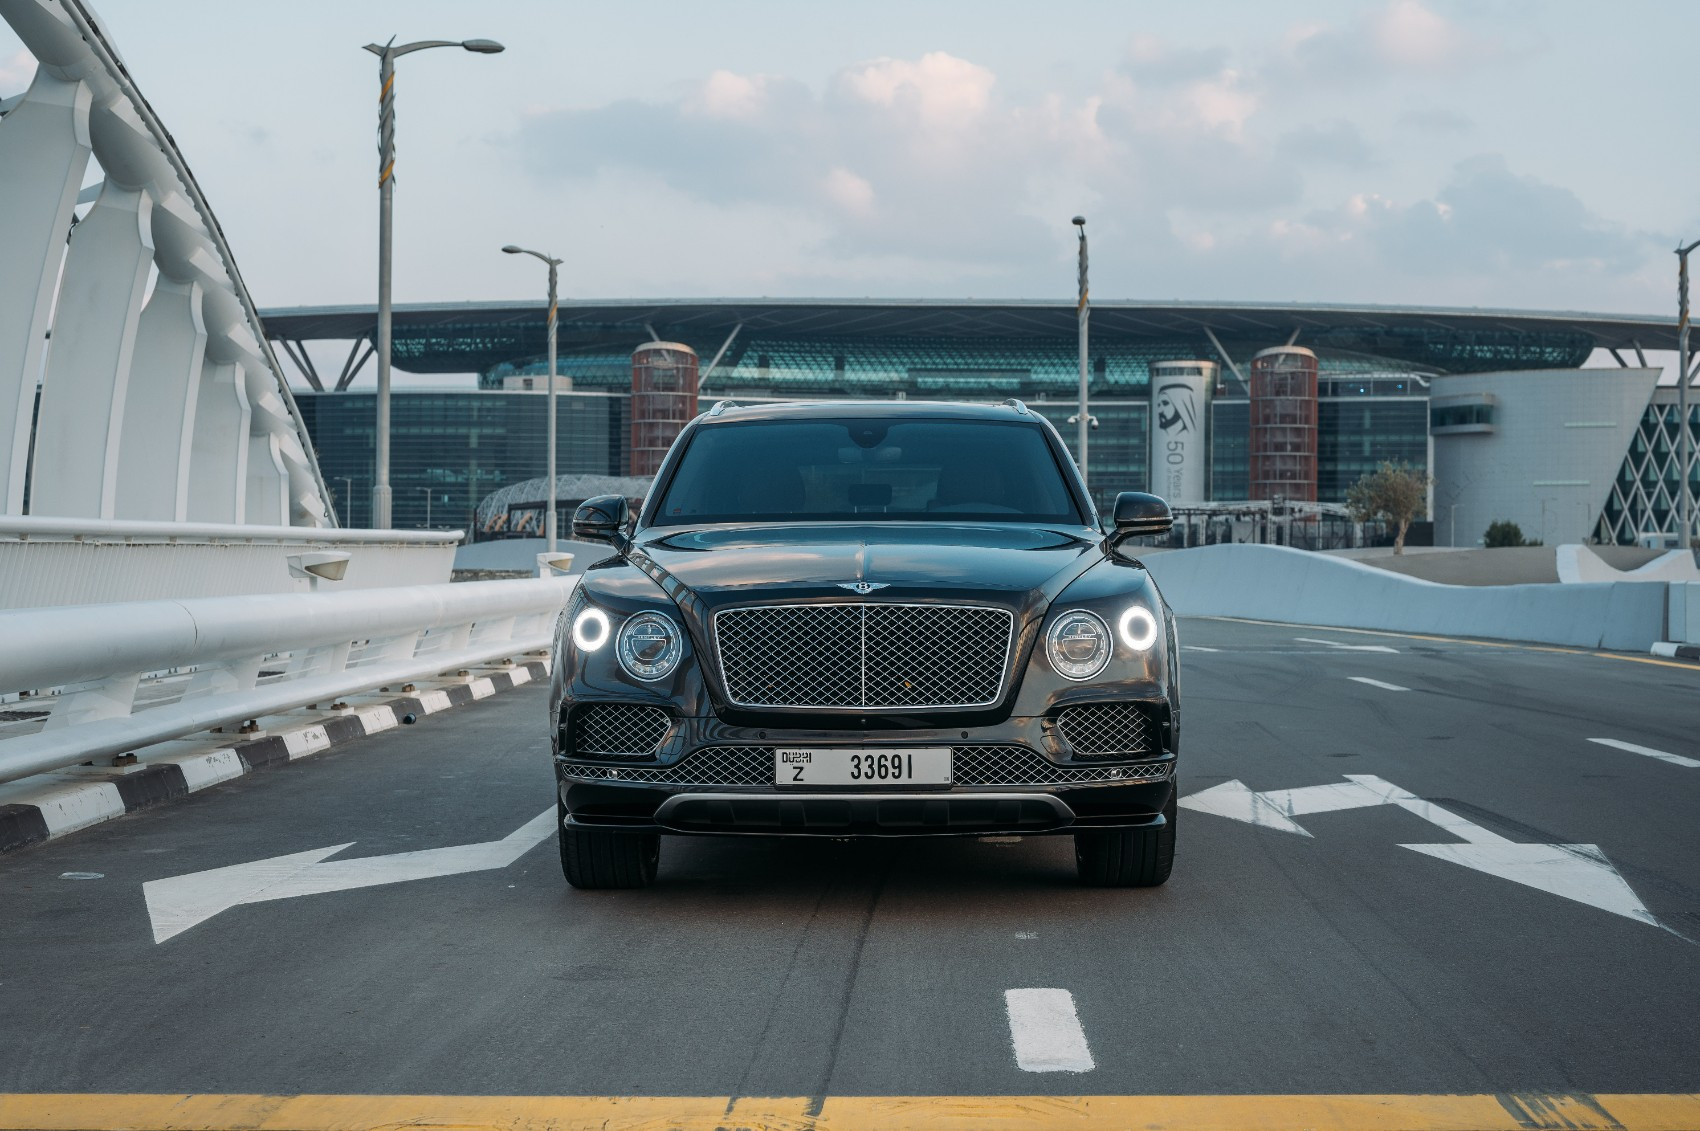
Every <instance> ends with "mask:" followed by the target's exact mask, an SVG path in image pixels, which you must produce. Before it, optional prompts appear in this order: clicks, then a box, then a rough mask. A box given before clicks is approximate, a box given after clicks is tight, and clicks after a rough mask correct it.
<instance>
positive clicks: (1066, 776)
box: [951, 746, 1171, 785]
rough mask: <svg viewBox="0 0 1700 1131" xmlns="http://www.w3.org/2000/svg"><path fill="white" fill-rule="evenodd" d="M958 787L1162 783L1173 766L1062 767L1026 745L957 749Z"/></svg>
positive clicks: (956, 773) (1164, 764) (1160, 764)
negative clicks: (1104, 782)
mask: <svg viewBox="0 0 1700 1131" xmlns="http://www.w3.org/2000/svg"><path fill="white" fill-rule="evenodd" d="M952 753H953V754H954V757H953V758H952V759H951V761H952V764H953V765H954V767H955V769H954V772H953V773H952V775H951V777H952V781H953V784H955V785H1077V784H1080V783H1082V782H1098V781H1162V780H1163V779H1164V778H1166V777H1168V776H1169V769H1170V766H1171V763H1168V762H1160V763H1158V764H1156V765H1151V766H1114V767H1112V766H1059V765H1057V764H1056V763H1055V762H1052V761H1051V760H1050V759H1049V758H1046V757H1045V756H1044V755H1042V754H1040V753H1038V752H1037V751H1034V750H1029V749H1028V748H1027V747H1025V746H958V747H956V748H955V750H954V751H953V752H952Z"/></svg>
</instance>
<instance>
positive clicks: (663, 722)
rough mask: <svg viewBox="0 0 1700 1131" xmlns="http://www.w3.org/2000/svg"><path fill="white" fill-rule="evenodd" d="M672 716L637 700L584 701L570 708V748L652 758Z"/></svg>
mask: <svg viewBox="0 0 1700 1131" xmlns="http://www.w3.org/2000/svg"><path fill="white" fill-rule="evenodd" d="M672 727H673V720H672V717H671V716H669V715H668V714H667V712H666V711H664V710H662V709H661V708H660V707H645V706H642V705H640V704H637V703H585V704H583V705H581V706H579V707H578V708H577V709H576V710H575V711H574V712H573V741H572V749H573V751H574V752H575V753H578V754H587V755H591V756H593V757H598V758H653V757H654V756H655V752H656V751H657V750H659V749H661V743H662V742H663V741H664V740H665V739H666V737H667V732H668V731H669V730H671V729H672Z"/></svg>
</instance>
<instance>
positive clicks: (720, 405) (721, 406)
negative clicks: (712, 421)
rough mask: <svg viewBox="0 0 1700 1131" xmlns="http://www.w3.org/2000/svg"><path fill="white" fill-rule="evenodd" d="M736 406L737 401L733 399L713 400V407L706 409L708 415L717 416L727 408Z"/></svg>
mask: <svg viewBox="0 0 1700 1131" xmlns="http://www.w3.org/2000/svg"><path fill="white" fill-rule="evenodd" d="M737 407H738V405H737V402H735V401H715V402H714V407H713V408H711V409H709V410H708V415H710V416H719V415H720V414H721V413H723V412H725V411H726V410H727V409H729V408H737Z"/></svg>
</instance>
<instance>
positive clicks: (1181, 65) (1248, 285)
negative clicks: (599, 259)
mask: <svg viewBox="0 0 1700 1131" xmlns="http://www.w3.org/2000/svg"><path fill="white" fill-rule="evenodd" d="M1429 15H1432V13H1430V12H1429V11H1428V9H1426V8H1422V7H1420V5H1418V4H1416V3H1415V0H1399V2H1396V3H1393V4H1389V5H1387V6H1385V7H1384V8H1381V9H1379V10H1378V12H1377V13H1376V14H1375V16H1374V18H1373V19H1372V18H1369V17H1363V18H1360V19H1359V20H1358V21H1357V22H1356V23H1355V24H1353V25H1351V26H1350V27H1349V28H1347V29H1345V30H1344V31H1342V30H1340V29H1327V28H1323V29H1319V30H1315V31H1313V32H1309V33H1307V34H1306V35H1303V36H1298V37H1296V38H1295V39H1294V40H1293V41H1292V42H1291V43H1289V44H1287V45H1282V44H1275V45H1273V46H1271V47H1270V48H1268V53H1266V54H1263V55H1258V56H1253V57H1249V58H1247V59H1243V60H1237V59H1230V58H1229V57H1228V55H1227V53H1226V52H1218V51H1211V50H1192V49H1186V48H1175V47H1171V46H1168V45H1165V44H1163V43H1161V42H1158V41H1156V40H1150V39H1140V40H1135V41H1133V43H1132V44H1131V45H1130V46H1129V47H1128V48H1127V51H1126V53H1125V55H1124V57H1123V59H1122V61H1121V62H1120V63H1119V64H1118V65H1117V67H1116V68H1115V69H1114V70H1113V71H1111V72H1109V73H1106V74H1104V75H1102V76H1099V78H1098V81H1096V82H1095V83H1094V84H1093V86H1092V88H1091V89H1090V90H1089V91H1088V92H1085V93H1082V92H1079V91H1076V92H1075V93H1073V94H1063V93H1060V92H1058V91H1055V90H1051V91H1038V92H1032V93H1026V92H1023V93H1022V94H1019V95H1015V94H1003V93H1000V87H999V84H998V76H997V75H995V74H994V73H993V72H992V71H991V69H990V68H987V67H985V66H982V65H980V64H978V63H975V62H973V61H971V60H967V59H962V58H958V57H956V56H953V55H950V54H947V53H944V52H938V51H934V52H929V53H925V54H922V55H920V56H919V57H917V58H914V59H892V58H883V59H877V60H873V61H871V62H862V63H857V64H853V65H851V66H848V67H845V68H843V69H842V70H840V71H839V72H837V73H836V74H834V75H832V76H830V77H829V78H828V79H827V81H826V82H825V83H824V84H823V89H824V92H823V93H817V92H815V91H813V90H811V89H810V88H808V87H807V86H805V85H803V84H802V83H800V82H797V81H795V80H794V79H789V78H785V77H780V76H763V77H756V76H740V75H735V74H732V73H730V72H715V73H713V74H710V75H709V76H708V77H707V78H706V79H704V80H702V81H701V82H699V83H697V84H694V85H693V86H692V87H691V88H690V92H689V93H687V94H685V95H682V96H679V97H676V98H674V99H672V100H671V101H659V102H638V101H623V102H614V103H610V104H607V105H604V106H600V107H591V108H583V109H575V110H560V111H552V112H549V113H546V114H540V115H534V116H532V117H531V118H530V119H529V120H528V121H527V123H526V125H525V126H524V128H523V129H522V131H521V133H520V135H519V136H518V137H517V138H515V139H513V141H512V142H511V143H510V144H511V146H512V149H513V151H514V152H517V153H520V154H523V155H524V157H525V159H526V160H528V161H530V162H532V170H533V172H534V173H535V174H536V175H537V176H538V178H539V181H540V183H548V184H554V183H559V181H560V180H561V179H562V178H565V179H567V180H569V181H573V182H577V183H583V182H584V181H585V179H586V178H592V177H594V178H598V179H602V180H605V181H606V180H609V179H614V180H620V181H637V182H646V183H653V184H656V185H658V186H663V187H665V189H666V191H667V192H668V193H669V194H671V195H672V196H673V197H675V198H677V199H680V200H689V201H692V202H694V204H693V208H692V213H693V214H695V215H701V216H706V215H711V214H712V215H725V216H729V217H730V216H736V217H739V221H738V222H739V223H740V224H741V223H743V222H744V220H745V219H747V218H748V217H752V216H755V215H759V214H761V212H762V211H763V210H772V211H773V212H774V214H775V215H784V216H786V217H788V218H789V219H788V221H787V222H788V224H789V225H790V227H791V230H792V231H794V232H796V233H799V234H800V238H802V239H804V240H805V243H804V244H803V245H801V246H797V247H793V248H790V249H788V253H787V254H786V255H784V256H782V257H781V258H780V259H779V260H778V261H776V262H770V263H767V264H764V265H762V266H761V267H760V268H759V269H758V268H757V266H756V265H755V264H753V263H752V262H751V257H750V256H748V255H743V254H738V255H735V256H732V257H731V258H730V259H727V260H720V261H717V262H716V267H717V269H719V270H721V271H723V272H725V273H727V274H723V275H721V276H720V278H721V280H722V284H721V285H722V289H724V290H728V291H734V292H735V291H742V292H745V293H749V292H750V291H752V290H755V289H759V290H760V291H761V293H785V292H787V291H789V292H790V293H804V292H806V291H814V292H816V293H822V294H842V293H851V292H852V291H854V293H869V292H870V291H872V292H875V293H877V292H878V291H880V290H885V291H887V292H888V293H906V294H915V293H924V292H926V293H946V294H982V295H984V294H996V293H1006V294H1007V293H1020V294H1032V293H1034V290H1035V288H1034V287H1033V286H1032V284H1031V280H1032V279H1034V278H1048V277H1049V275H1050V273H1051V272H1062V273H1063V274H1066V266H1067V265H1066V262H1065V260H1066V259H1067V257H1068V255H1070V254H1072V244H1071V242H1070V240H1069V238H1068V237H1069V236H1070V234H1071V232H1070V229H1069V228H1068V226H1067V219H1068V217H1069V216H1071V215H1073V214H1075V213H1077V212H1080V213H1084V214H1086V215H1087V216H1088V217H1089V219H1090V221H1091V223H1092V231H1093V234H1094V240H1095V242H1094V248H1095V250H1097V249H1102V250H1100V251H1099V254H1098V259H1099V262H1100V263H1102V264H1104V267H1103V268H1101V270H1102V271H1103V273H1104V275H1105V276H1107V277H1108V279H1107V281H1106V282H1105V283H1104V284H1101V288H1102V287H1104V286H1108V287H1112V288H1114V289H1112V290H1110V291H1109V292H1108V293H1117V291H1119V292H1120V293H1133V294H1140V293H1143V294H1160V295H1164V296H1171V295H1172V296H1177V297H1178V296H1180V295H1183V294H1188V293H1191V294H1201V295H1228V294H1232V295H1236V296H1244V297H1260V298H1272V299H1304V298H1322V297H1334V298H1337V297H1340V296H1342V295H1349V296H1357V297H1362V296H1366V295H1368V296H1373V297H1374V298H1375V299H1377V300H1378V301H1438V302H1450V301H1469V300H1472V288H1480V289H1481V290H1482V295H1481V300H1482V301H1489V302H1501V303H1503V302H1505V301H1506V299H1505V298H1504V295H1505V294H1507V293H1518V294H1527V296H1528V297H1527V298H1526V299H1525V298H1519V300H1518V302H1516V303H1514V305H1531V304H1534V303H1536V302H1538V301H1539V300H1538V299H1537V298H1536V297H1535V296H1537V295H1539V294H1542V293H1545V292H1547V291H1553V290H1555V288H1559V287H1562V286H1563V285H1565V283H1564V280H1566V279H1568V280H1570V281H1571V283H1572V284H1574V283H1576V282H1581V283H1582V284H1583V285H1585V286H1589V287H1592V288H1594V289H1595V290H1603V289H1607V288H1609V287H1610V286H1617V285H1621V286H1623V287H1625V288H1627V287H1628V286H1629V280H1630V279H1631V277H1632V276H1633V275H1634V274H1635V272H1636V271H1637V270H1638V269H1639V264H1641V262H1642V261H1643V260H1644V258H1645V256H1646V255H1647V254H1649V253H1648V252H1647V250H1646V246H1645V244H1646V241H1645V239H1644V238H1643V237H1642V236H1641V235H1640V234H1639V233H1636V232H1633V231H1631V230H1628V229H1626V228H1624V227H1622V226H1621V225H1614V224H1611V223H1608V222H1606V221H1605V220H1602V219H1601V218H1600V217H1599V216H1597V215H1595V214H1594V213H1593V212H1591V211H1590V210H1589V209H1588V208H1587V207H1586V206H1585V205H1584V204H1583V202H1582V201H1581V200H1580V199H1579V198H1578V197H1576V196H1575V195H1574V194H1573V193H1571V192H1569V191H1568V190H1567V189H1565V188H1564V187H1563V186H1561V185H1557V184H1552V183H1548V182H1545V181H1542V180H1539V179H1536V178H1533V177H1530V176H1527V175H1525V174H1521V173H1517V172H1514V171H1513V170H1512V169H1511V168H1510V167H1509V166H1508V165H1507V164H1506V162H1505V161H1504V160H1503V159H1500V158H1498V157H1493V156H1488V157H1479V158H1474V159H1471V160H1468V161H1464V162H1461V163H1458V164H1457V165H1456V167H1455V168H1454V169H1453V171H1452V173H1451V175H1450V177H1449V178H1448V177H1446V176H1444V175H1443V176H1442V177H1441V178H1440V179H1439V183H1438V184H1429V185H1421V184H1416V185H1413V184H1411V183H1409V180H1408V179H1399V177H1398V172H1397V171H1396V172H1395V173H1392V174H1389V173H1386V172H1384V169H1385V165H1386V162H1387V161H1389V160H1391V159H1393V158H1394V157H1396V155H1397V151H1396V150H1394V149H1387V150H1385V151H1384V150H1383V149H1382V148H1381V147H1378V146H1376V145H1374V144H1372V142H1371V140H1370V138H1369V137H1367V136H1366V135H1365V132H1364V130H1363V128H1362V127H1361V125H1360V123H1359V121H1356V120H1354V118H1353V117H1350V116H1347V115H1351V114H1353V113H1354V108H1353V107H1351V106H1350V105H1349V104H1348V105H1342V104H1340V103H1339V102H1338V100H1337V99H1334V98H1333V97H1332V96H1329V97H1328V111H1327V112H1326V114H1325V115H1324V116H1321V117H1318V116H1317V115H1316V112H1315V111H1314V110H1313V109H1309V108H1308V107H1307V106H1306V104H1305V103H1304V102H1303V99H1302V98H1301V97H1298V96H1294V95H1292V94H1291V92H1290V91H1289V90H1288V89H1287V88H1286V87H1285V86H1283V82H1284V81H1285V80H1287V79H1289V78H1291V77H1292V75H1293V72H1292V71H1291V69H1290V67H1291V63H1292V59H1293V57H1294V56H1293V53H1294V52H1298V53H1299V54H1303V53H1304V52H1306V51H1311V50H1321V49H1323V48H1324V47H1325V48H1326V49H1327V50H1329V51H1335V50H1338V49H1339V48H1340V47H1341V45H1342V44H1343V43H1345V42H1346V39H1347V38H1349V39H1350V40H1351V41H1352V43H1353V44H1355V46H1356V48H1357V49H1359V50H1362V51H1374V50H1381V48H1376V47H1375V46H1374V44H1375V40H1374V38H1373V37H1374V35H1375V34H1385V35H1387V36H1393V37H1394V39H1393V40H1392V41H1390V42H1391V43H1392V46H1387V47H1386V50H1388V51H1395V49H1397V50H1398V51H1403V52H1404V53H1405V54H1404V56H1403V61H1402V62H1400V63H1398V64H1394V63H1391V62H1389V63H1387V64H1386V65H1387V66H1389V67H1391V66H1395V65H1397V66H1405V67H1441V68H1443V67H1449V66H1453V65H1456V64H1455V60H1456V59H1457V58H1458V57H1459V52H1463V53H1464V54H1465V55H1468V53H1469V51H1470V50H1475V49H1476V48H1474V47H1469V46H1468V45H1469V44H1472V43H1475V42H1476V41H1475V40H1472V39H1469V37H1464V38H1462V39H1461V38H1459V36H1458V35H1455V34H1454V30H1455V29H1453V28H1452V25H1450V24H1446V23H1444V22H1442V23H1439V24H1437V23H1435V22H1434V21H1433V20H1430V19H1429V18H1428V16H1429ZM1377 29H1380V30H1379V31H1378V30H1377ZM1389 29H1391V30H1389ZM1348 33H1349V35H1348ZM1395 33H1397V34H1395ZM1343 37H1344V38H1343ZM1330 39H1331V40H1332V42H1331V43H1329V42H1328V41H1329V40H1330ZM1319 40H1320V41H1323V42H1322V43H1320V44H1319V42H1318V41H1319ZM1460 44H1464V45H1465V46H1463V47H1461V46H1460ZM1370 65H1374V63H1373V61H1372V63H1371V64H1370ZM1311 89H1312V90H1314V89H1315V88H1314V87H1313V88H1311ZM1304 97H1311V96H1310V95H1306V96H1304ZM1295 99H1297V101H1295ZM1294 106H1299V107H1300V108H1301V109H1300V110H1299V111H1298V113H1299V115H1300V116H1299V117H1298V118H1297V120H1295V118H1294V114H1295V111H1294V109H1293V107H1294ZM1443 124H1450V123H1443ZM1451 159H1452V160H1456V158H1455V157H1453V158H1451ZM1442 168H1444V165H1443V166H1442ZM1383 182H1385V183H1383ZM1390 188H1391V190H1392V191H1390ZM1395 194H1396V195H1395ZM627 203H628V202H626V201H620V202H619V203H618V204H617V205H615V214H616V215H617V214H618V212H619V210H621V209H623V208H624V207H625V206H626V204H627ZM619 226H624V225H619ZM703 242H707V237H706V235H705V238H704V241H703ZM746 265H747V266H746ZM1117 271H1119V272H1121V274H1120V275H1119V280H1120V282H1119V284H1118V283H1117V282H1111V281H1108V280H1112V279H1117V278H1118V276H1117V275H1116V274H1115V272H1117ZM1057 277H1058V278H1062V275H1061V274H1059V275H1058V276H1057ZM737 279H748V280H749V281H748V282H743V283H739V282H737V281H736V280H737ZM882 280H883V282H882ZM1130 284H1131V285H1130ZM1636 285H1639V284H1636ZM934 288H936V289H934ZM1366 288H1367V289H1366ZM647 289H649V290H651V291H653V290H654V288H647ZM930 289H932V290H930ZM1569 305H1588V303H1587V302H1586V301H1581V302H1576V301H1572V302H1570V303H1569ZM1596 305H1597V304H1596Z"/></svg>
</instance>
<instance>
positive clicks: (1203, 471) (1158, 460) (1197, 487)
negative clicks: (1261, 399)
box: [1147, 361, 1217, 506]
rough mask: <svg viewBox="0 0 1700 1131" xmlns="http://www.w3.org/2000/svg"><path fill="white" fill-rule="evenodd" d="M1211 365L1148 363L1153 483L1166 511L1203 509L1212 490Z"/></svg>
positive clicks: (1213, 367)
mask: <svg viewBox="0 0 1700 1131" xmlns="http://www.w3.org/2000/svg"><path fill="white" fill-rule="evenodd" d="M1216 381H1217V366H1216V363H1215V362H1214V361H1154V362H1152V363H1151V446H1150V450H1151V477H1150V479H1149V480H1147V482H1148V483H1149V485H1150V491H1151V493H1152V494H1154V495H1161V496H1162V497H1163V498H1164V499H1166V500H1167V501H1168V503H1169V505H1170V506H1174V505H1176V504H1177V503H1202V502H1204V501H1205V498H1206V496H1207V494H1208V492H1209V487H1210V395H1211V393H1213V392H1214V391H1215V389H1216Z"/></svg>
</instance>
